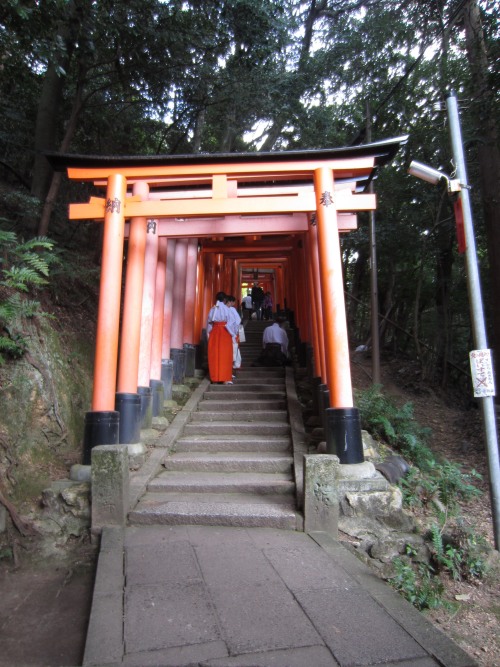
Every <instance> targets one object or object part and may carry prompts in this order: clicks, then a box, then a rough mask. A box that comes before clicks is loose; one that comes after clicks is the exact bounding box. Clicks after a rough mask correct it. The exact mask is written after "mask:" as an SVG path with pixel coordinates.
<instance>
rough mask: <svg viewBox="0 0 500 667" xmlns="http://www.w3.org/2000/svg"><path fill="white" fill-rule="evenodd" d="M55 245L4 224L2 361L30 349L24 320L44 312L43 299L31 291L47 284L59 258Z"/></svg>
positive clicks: (0, 244) (0, 242) (0, 253)
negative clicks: (26, 237) (19, 235)
mask: <svg viewBox="0 0 500 667" xmlns="http://www.w3.org/2000/svg"><path fill="white" fill-rule="evenodd" d="M53 246H54V244H53V242H52V241H50V240H49V239H48V238H45V237H38V238H34V239H30V240H28V241H20V240H18V238H17V235H16V234H15V233H14V232H12V231H6V230H4V229H1V228H0V363H3V362H4V361H5V358H4V356H3V355H6V356H8V357H11V358H18V357H20V356H22V355H23V354H24V352H25V351H26V341H25V339H24V337H23V331H22V325H21V320H22V318H23V317H34V316H35V315H41V314H42V311H41V309H40V304H39V302H38V301H36V300H33V299H30V298H29V296H28V295H29V293H30V292H31V291H33V290H35V289H37V288H39V287H42V286H44V285H46V284H47V282H48V280H47V279H48V276H49V267H50V265H51V264H53V263H54V262H55V261H56V258H55V254H54V253H53V252H52V249H53Z"/></svg>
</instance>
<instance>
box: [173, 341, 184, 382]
mask: <svg viewBox="0 0 500 667" xmlns="http://www.w3.org/2000/svg"><path fill="white" fill-rule="evenodd" d="M170 358H171V359H172V361H173V362H174V384H182V383H183V382H184V374H185V364H186V352H185V351H184V350H179V349H177V348H172V349H171V350H170Z"/></svg>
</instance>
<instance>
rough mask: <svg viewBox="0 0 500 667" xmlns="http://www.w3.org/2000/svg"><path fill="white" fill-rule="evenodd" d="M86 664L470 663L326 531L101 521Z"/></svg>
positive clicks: (320, 666)
mask: <svg viewBox="0 0 500 667" xmlns="http://www.w3.org/2000/svg"><path fill="white" fill-rule="evenodd" d="M83 664H84V665H85V666H90V665H93V666H98V665H99V666H100V667H113V666H115V665H135V666H141V667H153V666H156V667H160V666H161V667H167V666H170V667H187V666H189V667H195V666H196V667H244V666H245V667H334V666H336V667H339V666H340V667H348V666H349V667H357V666H361V665H365V666H369V665H386V666H391V667H409V666H410V665H411V666H412V667H438V666H441V667H473V666H474V665H475V664H476V663H475V662H474V661H473V660H472V658H470V657H469V656H468V655H467V654H465V653H464V652H463V651H462V650H461V649H460V648H459V647H458V646H457V645H456V644H454V643H453V642H452V641H451V640H450V639H449V638H448V637H446V636H445V635H444V634H442V633H441V632H440V631H439V630H438V629H437V628H436V627H434V626H433V625H432V624H431V623H430V622H429V621H427V620H426V619H425V617H424V616H423V615H422V614H420V613H419V612H418V611H417V610H416V609H414V608H413V607H412V606H411V605H410V604H409V603H407V602H406V601H405V600H403V598H401V597H400V596H399V595H398V594H397V593H395V592H394V591H392V590H391V589H390V588H389V586H387V585H386V584H385V583H384V582H383V581H381V580H380V579H379V578H378V577H377V576H376V575H375V574H373V573H372V572H371V571H370V570H369V569H368V568H367V567H366V566H365V565H364V564H362V563H361V562H360V561H358V559H357V558H356V557H355V556H354V555H352V554H351V553H350V552H349V551H347V550H346V549H345V548H344V547H343V546H342V545H341V544H340V543H339V542H336V541H335V540H333V539H332V538H331V537H330V536H329V535H328V534H327V533H319V532H318V533H312V534H311V535H307V534H305V533H301V532H297V531H292V530H278V529H273V528H232V527H220V526H219V527H217V526H192V525H190V526H182V525H181V526H135V527H127V528H125V529H123V530H122V529H120V528H105V529H104V531H103V534H102V540H101V550H100V556H99V563H98V569H97V575H96V584H95V589H94V600H93V605H92V612H91V617H90V623H89V629H88V637H87V643H86V649H85V657H84V663H83Z"/></svg>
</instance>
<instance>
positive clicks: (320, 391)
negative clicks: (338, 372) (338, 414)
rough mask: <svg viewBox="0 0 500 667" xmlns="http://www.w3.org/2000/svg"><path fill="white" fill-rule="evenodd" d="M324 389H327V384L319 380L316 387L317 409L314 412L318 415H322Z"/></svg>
mask: <svg viewBox="0 0 500 667" xmlns="http://www.w3.org/2000/svg"><path fill="white" fill-rule="evenodd" d="M325 389H328V386H327V385H326V384H323V383H322V382H321V381H320V382H319V384H318V385H317V387H316V405H317V408H318V411H317V412H316V414H317V415H318V417H322V416H323V410H324V408H325V402H324V399H323V392H324V391H325Z"/></svg>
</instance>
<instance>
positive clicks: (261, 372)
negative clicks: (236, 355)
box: [236, 366, 285, 381]
mask: <svg viewBox="0 0 500 667" xmlns="http://www.w3.org/2000/svg"><path fill="white" fill-rule="evenodd" d="M236 373H237V375H238V377H239V376H240V375H241V376H242V377H244V376H245V375H248V376H251V377H256V378H257V377H258V378H263V379H264V380H265V381H267V380H268V379H273V380H274V379H275V378H277V377H280V378H284V377H285V369H284V368H279V367H275V368H273V367H270V368H264V367H259V366H242V367H241V368H238V369H237V371H236Z"/></svg>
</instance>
